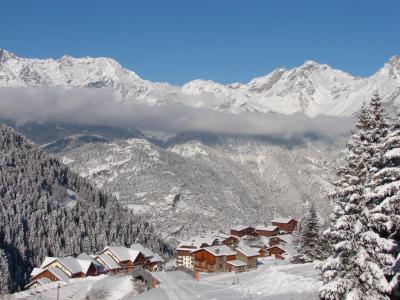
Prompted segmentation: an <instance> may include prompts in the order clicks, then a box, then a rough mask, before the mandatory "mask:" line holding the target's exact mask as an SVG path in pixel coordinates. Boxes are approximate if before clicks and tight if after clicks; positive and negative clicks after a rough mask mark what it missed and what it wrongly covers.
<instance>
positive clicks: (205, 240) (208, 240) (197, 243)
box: [178, 235, 217, 249]
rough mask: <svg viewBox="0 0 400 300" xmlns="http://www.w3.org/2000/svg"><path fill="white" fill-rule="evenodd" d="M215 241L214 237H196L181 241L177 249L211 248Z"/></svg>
mask: <svg viewBox="0 0 400 300" xmlns="http://www.w3.org/2000/svg"><path fill="white" fill-rule="evenodd" d="M216 240H217V238H216V237H215V236H214V235H202V236H196V237H193V238H191V239H189V240H187V241H181V242H180V243H179V245H178V248H187V247H195V248H196V249H200V248H201V247H203V246H204V245H206V246H211V245H212V244H214V243H215V241H216Z"/></svg>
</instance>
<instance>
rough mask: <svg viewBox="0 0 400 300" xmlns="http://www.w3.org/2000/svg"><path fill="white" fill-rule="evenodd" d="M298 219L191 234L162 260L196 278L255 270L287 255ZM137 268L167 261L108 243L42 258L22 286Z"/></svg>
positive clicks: (161, 266)
mask: <svg viewBox="0 0 400 300" xmlns="http://www.w3.org/2000/svg"><path fill="white" fill-rule="evenodd" d="M297 224H298V221H297V220H295V219H293V218H278V219H274V220H272V221H271V225H269V226H265V225H257V226H255V227H252V226H245V225H238V226H234V227H232V228H230V230H229V233H226V232H223V231H222V230H221V231H219V232H214V233H213V232H210V233H208V234H207V235H201V236H197V237H193V238H191V239H189V240H187V241H181V242H180V243H179V245H178V247H177V248H176V249H175V252H174V256H173V257H172V259H171V260H170V261H169V262H168V263H167V265H168V268H169V269H170V270H174V269H179V270H183V271H186V272H192V273H193V274H194V277H195V278H196V279H197V280H198V278H199V273H203V272H205V273H220V272H235V273H242V272H245V271H250V270H254V269H256V268H257V266H258V264H259V260H263V259H267V258H271V259H277V260H285V259H286V257H287V254H288V251H289V249H290V247H291V241H292V233H293V231H294V230H295V228H296V226H297ZM139 268H140V269H141V270H144V271H145V272H147V273H149V272H150V273H152V272H158V271H161V270H164V269H165V268H166V263H165V260H164V259H163V258H162V257H161V256H160V255H158V254H157V253H153V252H152V251H151V250H149V249H147V248H145V247H144V246H142V245H141V244H132V245H131V246H130V247H129V248H128V247H123V246H107V247H105V248H104V249H103V250H102V251H101V252H100V253H98V254H90V255H89V254H86V253H81V254H79V255H77V256H76V257H73V256H67V257H62V258H58V257H46V258H45V259H44V260H43V262H42V264H41V265H40V266H39V267H36V268H34V269H33V270H32V272H31V274H30V282H29V284H28V285H26V287H25V288H26V289H30V290H32V289H38V288H41V287H45V286H46V285H48V284H50V283H54V282H60V283H65V282H68V281H70V280H71V279H80V278H86V277H92V276H99V275H103V274H104V275H130V274H132V273H133V271H134V270H137V269H139ZM154 287H155V286H154Z"/></svg>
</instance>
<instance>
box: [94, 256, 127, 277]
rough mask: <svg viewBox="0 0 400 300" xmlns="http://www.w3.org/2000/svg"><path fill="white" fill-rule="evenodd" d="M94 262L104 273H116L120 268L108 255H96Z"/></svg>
mask: <svg viewBox="0 0 400 300" xmlns="http://www.w3.org/2000/svg"><path fill="white" fill-rule="evenodd" d="M95 260H96V261H97V262H98V263H99V264H101V265H102V266H103V269H104V273H117V272H118V271H119V270H121V266H120V265H119V264H118V263H117V262H116V261H115V260H114V259H113V258H112V257H111V256H109V255H107V254H100V255H97V256H96V258H95Z"/></svg>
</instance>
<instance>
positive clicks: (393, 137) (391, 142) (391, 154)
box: [366, 115, 400, 265]
mask: <svg viewBox="0 0 400 300" xmlns="http://www.w3.org/2000/svg"><path fill="white" fill-rule="evenodd" d="M381 148H382V149H383V150H382V151H383V157H382V160H381V162H380V164H379V165H378V167H377V168H376V172H375V174H374V175H373V178H372V180H371V182H370V187H371V189H372V190H371V191H369V192H367V194H366V198H367V200H368V205H369V207H370V209H371V227H372V228H373V229H374V231H375V232H377V233H378V234H379V235H380V236H381V237H382V238H384V239H387V241H388V242H390V241H393V240H394V242H395V247H394V248H393V261H394V259H395V257H397V255H398V253H399V251H400V249H399V247H400V115H399V116H398V117H397V118H396V119H395V120H394V123H393V125H392V127H391V132H390V133H389V134H388V136H387V138H386V139H385V141H384V142H383V143H382V147H381ZM393 261H392V262H387V265H390V263H393Z"/></svg>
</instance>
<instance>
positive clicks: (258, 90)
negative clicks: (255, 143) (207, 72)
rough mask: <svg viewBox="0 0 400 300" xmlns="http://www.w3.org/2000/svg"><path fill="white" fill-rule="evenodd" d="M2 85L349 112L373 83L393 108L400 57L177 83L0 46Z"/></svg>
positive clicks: (101, 63) (215, 105) (96, 61)
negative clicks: (362, 73) (375, 66)
mask: <svg viewBox="0 0 400 300" xmlns="http://www.w3.org/2000/svg"><path fill="white" fill-rule="evenodd" d="M0 86H14V87H15V86H16V87H27V86H34V87H55V86H57V87H65V88H70V87H75V88H81V87H86V88H105V89H108V90H110V91H111V92H112V93H113V94H114V95H115V98H116V100H117V101H125V100H129V101H131V100H133V101H140V102H144V103H148V104H151V105H154V104H168V103H177V102H178V103H184V104H186V105H190V106H194V107H205V108H210V109H215V110H219V111H227V112H232V113H242V112H249V111H251V112H260V113H267V112H277V113H283V114H293V113H296V112H304V113H305V114H307V115H309V116H316V115H318V114H326V115H335V116H350V115H352V114H354V113H355V112H356V111H357V110H358V109H359V107H360V106H361V104H362V102H363V101H365V100H368V99H369V98H370V97H371V95H372V93H373V91H374V90H375V89H376V88H377V89H379V90H380V92H381V95H382V96H383V99H384V101H385V102H386V103H387V104H388V105H389V106H390V107H392V108H397V106H398V105H399V101H400V57H399V56H394V57H392V58H391V59H390V60H389V61H388V62H387V63H386V64H385V65H384V66H383V67H382V68H381V69H380V70H378V71H377V72H376V73H375V74H373V75H372V76H370V77H367V78H359V77H354V76H352V75H350V74H348V73H345V72H343V71H340V70H335V69H332V68H331V67H329V66H328V65H326V64H318V63H316V62H313V61H306V62H305V63H304V64H303V65H301V66H299V67H296V68H293V69H284V68H280V69H277V70H274V71H273V72H271V73H270V74H267V75H266V76H262V77H258V78H255V79H253V80H251V81H250V82H248V83H246V84H243V83H233V84H228V85H223V84H220V83H216V82H213V81H210V80H199V79H198V80H193V81H191V82H188V83H186V84H185V85H183V86H182V87H176V86H172V85H169V84H166V83H157V82H150V81H147V80H144V79H142V78H140V77H139V76H138V75H137V74H135V73H134V72H132V71H129V70H127V69H124V68H122V67H121V65H120V64H119V63H117V62H116V61H115V60H113V59H110V58H104V57H100V58H91V57H83V58H73V57H71V56H63V57H62V58H60V59H57V60H54V59H29V58H20V57H17V56H16V55H15V54H13V53H10V52H8V51H6V50H1V49H0Z"/></svg>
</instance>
